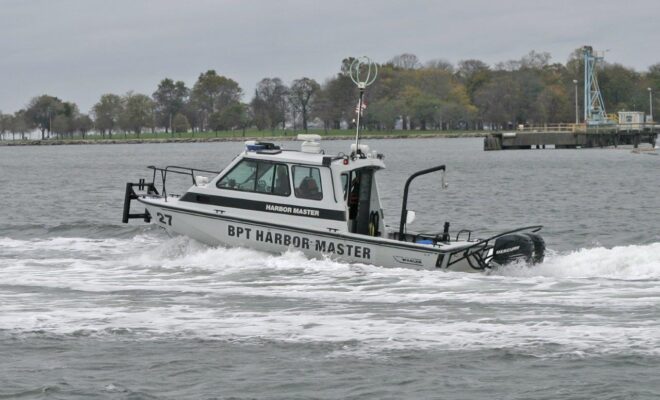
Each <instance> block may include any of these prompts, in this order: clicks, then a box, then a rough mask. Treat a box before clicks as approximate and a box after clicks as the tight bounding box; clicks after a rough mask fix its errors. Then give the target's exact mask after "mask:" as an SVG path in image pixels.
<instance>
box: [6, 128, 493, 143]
mask: <svg viewBox="0 0 660 400" xmlns="http://www.w3.org/2000/svg"><path fill="white" fill-rule="evenodd" d="M488 134H489V132H486V131H484V132H483V133H481V132H465V133H428V134H425V133H417V134H402V135H392V134H382V135H377V134H376V135H369V134H367V135H363V136H360V138H361V139H364V140H370V139H376V140H383V139H436V138H448V139H457V138H481V137H486V136H488ZM296 136H297V134H295V135H291V136H231V137H199V138H196V137H187V138H176V137H175V138H144V139H92V140H90V139H46V140H40V139H36V140H20V141H19V140H16V141H11V140H8V141H4V140H3V141H0V146H7V147H9V146H69V145H91V144H98V145H108V144H145V143H204V142H244V141H246V140H270V141H295V140H297V139H296ZM352 139H353V136H351V135H329V136H324V135H321V140H352Z"/></svg>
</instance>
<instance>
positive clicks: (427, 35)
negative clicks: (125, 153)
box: [0, 0, 660, 112]
mask: <svg viewBox="0 0 660 400" xmlns="http://www.w3.org/2000/svg"><path fill="white" fill-rule="evenodd" d="M584 44H591V45H593V46H594V48H595V49H597V50H606V49H609V52H608V53H607V54H606V59H607V61H609V62H617V63H621V64H624V65H626V66H630V67H634V68H636V69H638V70H646V69H647V68H648V67H649V66H650V65H652V64H655V63H658V62H660V0H628V1H625V2H623V1H620V0H619V1H612V0H601V1H592V0H570V1H566V0H552V1H535V0H460V1H440V0H438V1H421V0H420V1H415V0H407V1H388V0H379V1H372V0H362V1H359V0H358V1H356V0H353V1H345V0H324V1H313V0H308V1H303V0H254V1H252V0H215V1H212V0H186V1H181V0H152V1H147V0H144V1H143V0H77V1H74V0H57V1H55V0H0V110H2V111H3V112H13V111H15V110H17V109H19V108H21V107H24V106H25V105H26V104H27V102H28V101H29V99H30V98H31V97H33V96H36V95H39V94H43V93H47V94H50V95H54V96H57V97H59V98H61V99H63V100H68V101H75V102H76V103H77V104H78V105H79V106H80V109H81V111H83V112H87V111H89V108H90V107H91V106H92V105H93V104H94V103H95V102H96V101H97V100H98V98H99V96H100V95H101V94H103V93H109V92H112V93H118V94H123V93H125V92H127V91H129V90H133V91H135V92H141V93H145V94H149V95H150V94H151V93H153V91H154V90H155V88H156V86H157V84H158V82H159V81H160V80H161V79H163V78H165V77H169V78H172V79H175V80H183V81H185V82H186V84H187V85H188V86H192V85H193V83H194V82H195V80H196V78H197V76H198V75H199V74H200V72H202V71H206V70H208V69H215V70H216V71H217V72H218V73H219V74H222V75H225V76H228V77H230V78H233V79H234V80H236V81H238V83H239V84H240V85H241V87H242V88H243V91H244V92H245V100H246V101H249V98H250V97H251V95H252V93H253V91H254V87H255V84H256V83H257V82H258V81H259V80H260V79H262V78H264V77H275V76H277V77H280V78H282V79H283V80H284V81H285V82H287V83H288V82H290V81H291V80H293V79H296V78H300V77H303V76H308V77H311V78H314V79H316V80H318V81H319V82H322V81H323V80H325V79H326V78H328V77H330V76H332V75H333V74H335V73H337V72H338V69H339V65H340V62H341V60H342V58H345V57H347V56H359V55H368V56H370V57H372V58H373V59H375V60H376V61H378V62H384V61H387V60H389V59H390V58H391V57H392V56H394V55H397V54H401V53H404V52H409V53H413V54H416V55H417V56H418V57H419V58H420V60H421V61H423V62H425V61H428V60H431V59H437V58H442V59H446V60H448V61H451V62H452V63H456V62H457V61H459V60H462V59H468V58H477V59H481V60H483V61H485V62H487V63H489V64H494V63H496V62H499V61H506V60H510V59H519V58H520V57H521V56H523V55H524V54H527V53H528V52H529V51H530V50H536V51H539V52H541V51H547V52H550V53H551V54H552V56H553V61H557V62H562V63H564V62H566V59H567V57H568V55H569V54H570V53H571V52H572V51H573V50H574V49H575V48H577V47H580V46H582V45H584Z"/></svg>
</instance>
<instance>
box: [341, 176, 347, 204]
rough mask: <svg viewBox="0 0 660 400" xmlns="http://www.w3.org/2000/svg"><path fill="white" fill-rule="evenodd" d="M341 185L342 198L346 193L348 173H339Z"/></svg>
mask: <svg viewBox="0 0 660 400" xmlns="http://www.w3.org/2000/svg"><path fill="white" fill-rule="evenodd" d="M341 187H342V188H343V189H344V200H346V196H347V195H348V174H346V173H344V174H341Z"/></svg>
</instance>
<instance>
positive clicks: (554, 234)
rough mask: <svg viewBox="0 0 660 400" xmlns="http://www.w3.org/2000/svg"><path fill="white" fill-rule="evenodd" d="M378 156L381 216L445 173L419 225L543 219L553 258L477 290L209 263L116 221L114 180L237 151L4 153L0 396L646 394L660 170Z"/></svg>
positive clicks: (388, 148) (331, 271)
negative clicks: (409, 183)
mask: <svg viewBox="0 0 660 400" xmlns="http://www.w3.org/2000/svg"><path fill="white" fill-rule="evenodd" d="M371 144H372V147H375V148H377V149H378V150H380V151H383V152H384V153H386V155H387V158H386V161H387V163H388V166H389V168H391V169H390V170H387V171H385V172H384V174H383V177H382V178H383V179H384V181H381V184H380V186H381V190H382V191H384V192H385V196H384V197H385V198H384V201H385V207H386V211H387V212H388V215H391V216H395V215H396V212H397V210H398V207H400V204H399V201H400V190H401V187H402V185H403V181H404V180H405V178H406V177H407V175H408V174H410V173H411V172H413V171H415V170H417V169H421V168H424V167H429V166H432V165H436V164H440V163H446V164H447V166H448V171H449V181H450V188H449V190H447V191H444V192H439V191H438V187H439V182H438V179H437V176H436V177H425V178H420V180H419V181H418V182H417V183H415V184H414V188H413V190H412V193H411V196H412V198H411V202H412V207H411V208H414V209H416V211H417V214H418V220H419V222H417V223H415V227H416V228H418V229H428V230H431V229H435V230H439V229H440V227H441V225H442V222H444V220H445V219H449V220H450V221H452V228H453V229H460V228H463V227H471V228H476V229H478V230H480V231H481V232H484V233H491V232H496V231H498V230H501V229H506V228H512V227H515V226H517V225H526V224H543V225H545V226H546V228H545V229H544V237H545V238H546V242H547V244H548V247H549V248H550V249H551V250H550V254H549V255H548V256H547V259H546V261H545V262H544V263H543V264H542V265H540V266H537V267H535V268H533V269H530V268H527V267H524V266H510V267H507V268H504V269H502V270H499V271H496V272H495V273H492V274H490V275H480V274H464V273H443V272H429V271H413V270H406V269H386V268H380V267H373V266H366V265H361V264H342V263H337V262H334V261H331V260H321V261H319V260H307V259H306V258H304V257H303V256H302V255H301V254H299V253H296V252H288V253H285V254H282V255H277V256H273V255H268V254H264V253H260V252H257V251H253V250H248V249H240V248H235V249H225V248H211V247H208V246H205V245H203V244H200V243H197V242H194V241H192V240H189V239H187V238H183V237H175V238H170V237H168V236H166V235H165V234H164V233H163V232H161V231H160V230H158V229H157V228H153V227H149V226H143V225H140V224H138V223H132V224H131V225H129V226H127V225H122V224H120V223H119V220H120V213H121V201H122V199H123V192H122V190H123V184H124V183H125V182H126V181H128V180H135V178H137V177H139V176H140V175H143V176H144V175H145V174H146V170H144V169H143V168H144V166H146V165H151V164H160V165H164V164H173V165H196V166H199V167H201V168H208V169H218V168H220V167H222V166H223V165H224V164H226V163H227V162H228V161H229V160H230V159H231V158H232V157H233V156H234V155H235V154H236V153H238V151H240V148H241V145H240V144H221V143H215V144H176V145H165V144H162V145H116V146H71V147H56V146H52V147H50V146H49V147H45V148H41V147H23V148H0V187H1V188H2V191H0V204H1V205H2V208H1V209H0V210H1V211H0V277H1V278H0V398H56V399H57V398H90V397H97V398H110V399H123V398H170V399H179V398H222V399H225V398H236V399H248V398H269V399H271V398H275V399H306V398H320V399H339V398H355V399H357V398H360V399H363V398H374V399H381V398H397V399H398V398H438V399H493V398H506V399H529V398H537V399H557V398H562V399H591V398H599V399H619V398H633V399H653V398H658V397H660V374H659V373H658V371H660V318H659V317H660V228H659V226H660V207H659V205H660V204H659V200H658V199H659V198H660V187H659V185H658V183H659V182H658V174H657V172H658V167H659V166H660V158H658V157H652V156H648V155H639V154H631V153H630V152H629V151H626V150H574V151H573V150H557V151H551V150H546V151H518V152H489V153H485V152H483V151H482V150H481V141H480V140H478V139H467V140H462V139H460V140H459V139H449V140H440V139H438V140H418V141H406V140H392V141H373V142H372V143H371ZM292 145H293V144H292ZM325 147H326V148H330V149H333V150H343V149H344V148H346V147H348V142H332V143H327V144H326V146H325ZM175 184H176V182H172V185H175ZM168 187H169V185H168ZM180 187H182V188H183V187H185V183H184V182H180ZM172 188H173V187H172ZM170 190H172V189H170ZM391 220H392V219H391ZM393 220H396V218H393ZM432 221H436V222H437V223H434V222H432Z"/></svg>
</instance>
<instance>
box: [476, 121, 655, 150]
mask: <svg viewBox="0 0 660 400" xmlns="http://www.w3.org/2000/svg"><path fill="white" fill-rule="evenodd" d="M658 133H660V124H654V123H635V124H616V125H602V126H598V125H596V126H587V125H586V124H556V125H542V126H528V125H525V126H522V125H521V126H519V127H518V129H516V130H511V131H502V132H493V133H491V134H490V135H488V136H487V137H485V138H484V150H519V149H534V148H536V149H545V148H555V149H576V148H593V147H617V146H619V145H632V146H633V147H634V148H637V147H638V146H639V145H640V144H641V143H649V144H650V145H652V146H654V145H655V143H656V140H657V138H658Z"/></svg>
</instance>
